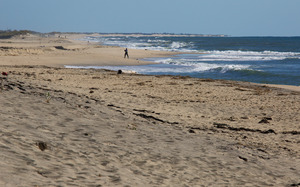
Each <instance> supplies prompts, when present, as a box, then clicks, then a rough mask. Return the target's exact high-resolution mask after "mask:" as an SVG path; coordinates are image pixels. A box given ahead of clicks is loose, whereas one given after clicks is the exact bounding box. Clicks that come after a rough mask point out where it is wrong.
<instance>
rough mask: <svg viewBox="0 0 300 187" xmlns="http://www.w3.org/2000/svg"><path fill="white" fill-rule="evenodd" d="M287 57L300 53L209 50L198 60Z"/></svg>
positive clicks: (258, 59) (256, 59)
mask: <svg viewBox="0 0 300 187" xmlns="http://www.w3.org/2000/svg"><path fill="white" fill-rule="evenodd" d="M287 58H298V59H300V53H295V52H276V51H263V52H256V51H232V50H231V51H207V52H206V53H205V54H202V55H200V56H198V61H269V60H284V59H287Z"/></svg>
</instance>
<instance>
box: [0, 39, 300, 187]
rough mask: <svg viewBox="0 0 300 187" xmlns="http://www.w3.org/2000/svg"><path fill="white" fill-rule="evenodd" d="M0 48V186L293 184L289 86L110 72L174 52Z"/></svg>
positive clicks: (20, 42) (50, 44)
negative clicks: (126, 53) (113, 67)
mask: <svg viewBox="0 0 300 187" xmlns="http://www.w3.org/2000/svg"><path fill="white" fill-rule="evenodd" d="M81 37H82V35H75V34H74V35H71V34H66V35H64V36H59V37H58V36H51V37H38V36H34V35H28V36H22V37H17V38H13V39H6V40H0V72H1V73H2V72H6V73H7V74H8V75H7V76H6V75H1V80H2V83H1V85H0V86H1V88H0V103H1V109H0V111H1V112H0V121H1V123H0V124H1V128H0V137H1V138H0V168H1V170H0V186H8V187H10V186H300V177H299V176H300V89H299V87H296V86H282V85H261V84H254V83H247V82H237V81H226V80H211V79H196V78H189V77H181V76H146V75H138V74H128V73H122V74H118V73H117V72H114V71H109V70H94V69H66V68H64V65H137V64H147V63H149V62H145V61H142V60H141V59H143V58H146V57H161V56H169V55H173V54H175V53H172V52H159V51H149V50H130V51H129V55H130V59H124V58H123V55H124V51H123V50H124V49H123V48H119V47H108V46H100V45H96V44H93V43H87V42H84V41H80V40H75V39H78V38H81Z"/></svg>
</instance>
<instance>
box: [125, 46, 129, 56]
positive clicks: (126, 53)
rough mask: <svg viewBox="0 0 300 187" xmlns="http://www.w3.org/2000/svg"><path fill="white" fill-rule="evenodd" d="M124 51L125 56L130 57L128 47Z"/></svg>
mask: <svg viewBox="0 0 300 187" xmlns="http://www.w3.org/2000/svg"><path fill="white" fill-rule="evenodd" d="M124 52H125V54H124V58H126V56H127V58H129V55H128V49H127V48H126V49H125V50H124Z"/></svg>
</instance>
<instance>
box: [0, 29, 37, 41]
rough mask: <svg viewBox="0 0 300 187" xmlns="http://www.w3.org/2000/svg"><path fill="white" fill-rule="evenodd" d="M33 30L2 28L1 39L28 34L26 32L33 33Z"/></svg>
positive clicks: (0, 31)
mask: <svg viewBox="0 0 300 187" xmlns="http://www.w3.org/2000/svg"><path fill="white" fill-rule="evenodd" d="M32 33H34V32H33V31H30V30H20V31H18V30H0V39H9V38H12V37H14V36H20V35H26V34H32Z"/></svg>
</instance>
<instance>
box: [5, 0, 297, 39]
mask: <svg viewBox="0 0 300 187" xmlns="http://www.w3.org/2000/svg"><path fill="white" fill-rule="evenodd" d="M8 29H10V30H23V29H27V30H33V31H37V32H44V33H46V32H52V31H58V32H100V33H177V34H180V33H189V34H225V35H230V36H300V0H51V1H50V0H0V30H8Z"/></svg>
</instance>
